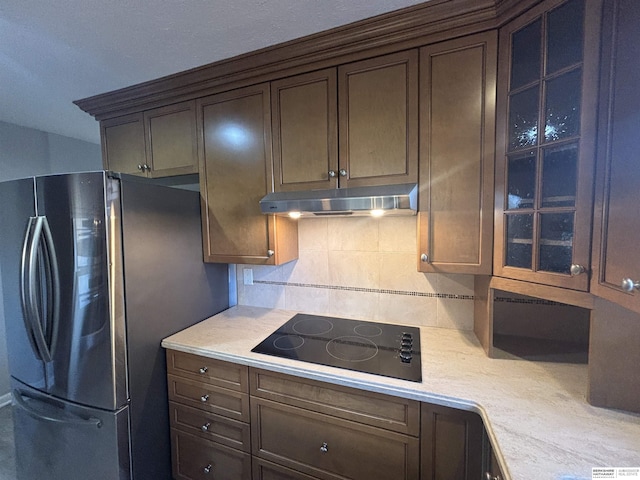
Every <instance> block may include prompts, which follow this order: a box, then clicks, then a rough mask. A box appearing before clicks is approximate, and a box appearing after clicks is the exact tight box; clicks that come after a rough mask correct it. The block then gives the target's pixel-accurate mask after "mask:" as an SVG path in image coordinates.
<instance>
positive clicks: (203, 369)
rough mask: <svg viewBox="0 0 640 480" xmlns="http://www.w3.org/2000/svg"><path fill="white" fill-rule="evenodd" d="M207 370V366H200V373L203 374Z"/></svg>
mask: <svg viewBox="0 0 640 480" xmlns="http://www.w3.org/2000/svg"><path fill="white" fill-rule="evenodd" d="M207 370H209V369H208V368H207V367H200V373H201V374H202V375H204V374H205V373H207Z"/></svg>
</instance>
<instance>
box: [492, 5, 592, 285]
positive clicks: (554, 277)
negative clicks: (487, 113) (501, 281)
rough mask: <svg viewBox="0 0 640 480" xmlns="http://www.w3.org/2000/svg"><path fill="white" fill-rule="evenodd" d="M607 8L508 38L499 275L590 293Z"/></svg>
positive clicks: (525, 21)
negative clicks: (602, 36)
mask: <svg viewBox="0 0 640 480" xmlns="http://www.w3.org/2000/svg"><path fill="white" fill-rule="evenodd" d="M600 9H601V1H600V0H568V1H559V0H547V1H544V2H541V3H540V4H538V5H537V6H536V7H534V8H533V9H531V10H529V11H528V12H527V13H525V14H524V15H522V16H520V17H518V18H517V19H515V20H513V21H512V22H510V23H509V24H507V25H506V26H505V27H504V28H502V29H501V31H500V42H499V43H500V52H499V62H498V64H499V66H500V69H499V75H498V103H497V117H496V118H497V136H496V138H497V141H496V196H495V250H494V275H497V276H502V277H508V278H512V279H516V280H526V281H530V282H535V283H541V284H545V285H551V286H556V287H565V288H572V289H575V290H581V291H587V290H588V288H589V274H590V265H591V263H590V252H591V224H592V201H593V174H594V158H595V133H596V108H597V87H598V82H597V78H598V62H599V58H598V53H597V52H598V48H597V40H596V41H595V45H594V39H598V38H599V29H600Z"/></svg>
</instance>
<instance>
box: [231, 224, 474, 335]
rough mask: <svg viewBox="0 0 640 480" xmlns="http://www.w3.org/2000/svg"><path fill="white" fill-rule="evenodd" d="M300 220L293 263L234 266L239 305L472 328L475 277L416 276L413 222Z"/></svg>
mask: <svg viewBox="0 0 640 480" xmlns="http://www.w3.org/2000/svg"><path fill="white" fill-rule="evenodd" d="M298 221H299V225H298V242H299V250H300V252H299V258H298V260H295V261H293V262H289V263H287V264H285V265H281V266H279V267H271V266H256V265H238V266H237V268H238V271H237V277H236V278H237V283H238V284H237V288H238V304H240V305H250V306H258V307H268V308H283V309H288V310H296V311H301V312H305V313H314V314H319V315H330V316H341V317H346V318H358V319H362V320H370V321H389V322H398V323H403V324H407V325H416V326H432V327H444V328H453V329H458V330H472V329H473V294H474V289H473V276H471V275H450V274H433V273H419V272H418V271H417V264H416V262H417V253H416V252H417V250H416V248H417V247H416V222H417V218H416V217H387V218H384V217H383V218H378V219H375V218H368V217H355V218H344V217H339V218H310V219H300V220H298ZM246 268H250V269H252V270H253V285H244V281H243V278H244V274H243V273H244V272H243V270H244V269H246Z"/></svg>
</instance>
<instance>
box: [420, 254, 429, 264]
mask: <svg viewBox="0 0 640 480" xmlns="http://www.w3.org/2000/svg"><path fill="white" fill-rule="evenodd" d="M420 261H421V262H424V263H429V255H427V254H426V253H423V254H422V255H420Z"/></svg>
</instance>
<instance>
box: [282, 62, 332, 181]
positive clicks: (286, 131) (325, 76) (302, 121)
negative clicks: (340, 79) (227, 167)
mask: <svg viewBox="0 0 640 480" xmlns="http://www.w3.org/2000/svg"><path fill="white" fill-rule="evenodd" d="M271 108H272V112H273V164H274V183H275V185H274V188H275V190H276V191H289V190H311V189H322V188H336V187H337V181H338V177H337V175H334V176H330V174H329V172H330V171H333V172H337V171H338V103H337V74H336V69H335V68H329V69H326V70H320V71H318V72H312V73H308V74H303V75H298V76H295V77H288V78H284V79H282V80H276V81H274V82H271Z"/></svg>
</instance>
